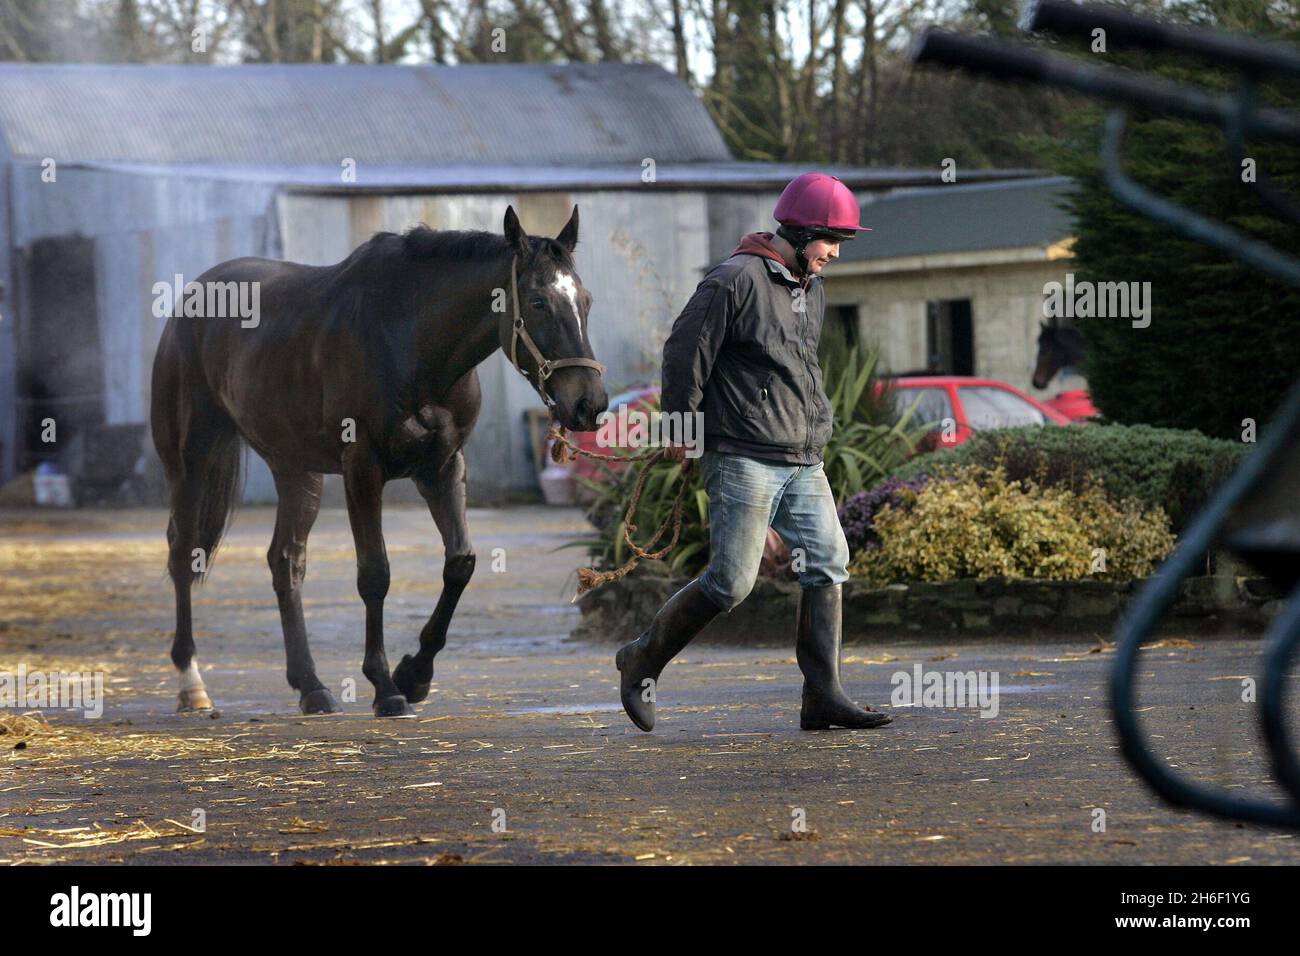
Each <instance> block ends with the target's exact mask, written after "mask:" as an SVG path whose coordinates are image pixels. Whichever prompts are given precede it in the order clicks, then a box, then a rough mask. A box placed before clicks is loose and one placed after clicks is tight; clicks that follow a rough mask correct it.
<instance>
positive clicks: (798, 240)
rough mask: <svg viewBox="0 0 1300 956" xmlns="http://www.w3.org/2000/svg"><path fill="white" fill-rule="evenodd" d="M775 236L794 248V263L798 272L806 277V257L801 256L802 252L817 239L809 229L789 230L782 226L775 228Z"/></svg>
mask: <svg viewBox="0 0 1300 956" xmlns="http://www.w3.org/2000/svg"><path fill="white" fill-rule="evenodd" d="M776 234H777V235H778V236H780V237H781V238H782V239H784V240H785V241H786V242H788V243H790V245H792V246H794V261H795V262H796V263H798V265H799V272H800V273H801V274H802V275H807V274H808V257H807V256H805V255H804V254H803V250H804V247H805V246H806V245H808V243H810V242H812V241H813V240H814V239H815V238H817V236H816V234H815V233H814V232H812V231H811V230H809V229H791V228H789V227H788V226H784V225H782V226H778V227H777V230H776Z"/></svg>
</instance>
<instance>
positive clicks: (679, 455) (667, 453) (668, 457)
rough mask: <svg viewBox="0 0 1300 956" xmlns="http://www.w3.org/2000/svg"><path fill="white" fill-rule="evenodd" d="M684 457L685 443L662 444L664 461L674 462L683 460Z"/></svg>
mask: <svg viewBox="0 0 1300 956" xmlns="http://www.w3.org/2000/svg"><path fill="white" fill-rule="evenodd" d="M685 458H686V446H685V445H665V446H664V461H676V462H680V461H682V460H684V459H685Z"/></svg>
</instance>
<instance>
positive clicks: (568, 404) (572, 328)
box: [501, 206, 609, 431]
mask: <svg viewBox="0 0 1300 956" xmlns="http://www.w3.org/2000/svg"><path fill="white" fill-rule="evenodd" d="M505 236H506V240H507V242H509V244H510V250H511V252H512V253H513V254H514V256H515V269H516V274H515V282H514V289H513V290H512V296H511V298H512V303H511V305H510V308H509V310H508V311H507V313H506V314H505V316H504V321H503V323H502V326H501V343H502V347H503V348H504V349H505V353H506V357H507V358H510V357H511V353H512V348H513V352H514V356H513V357H514V361H515V364H516V367H517V368H518V369H519V371H520V372H522V373H523V374H524V375H525V377H527V378H528V379H529V381H531V382H532V383H533V385H534V387H536V388H537V389H538V391H539V392H541V394H542V397H543V398H544V399H546V400H548V402H550V403H552V404H553V405H554V409H555V415H556V417H557V418H558V419H559V421H560V424H561V425H563V426H564V427H566V428H569V429H572V430H573V431H591V430H592V429H594V428H595V427H596V416H597V415H599V414H600V413H601V412H603V411H604V410H605V409H606V408H607V407H608V406H609V396H608V395H606V394H605V382H604V375H603V372H604V367H603V366H601V365H600V363H599V362H597V361H596V360H595V357H594V356H593V355H592V352H591V340H590V338H589V337H588V335H587V317H588V315H589V314H590V312H591V293H590V292H588V291H587V290H586V288H585V287H584V286H583V284H582V279H580V278H579V277H578V272H577V270H576V269H575V268H574V265H573V249H574V247H575V246H576V245H577V244H578V207H577V206H574V207H573V215H572V216H570V217H569V222H568V224H567V225H566V226H565V227H564V228H563V229H562V230H560V234H559V235H558V236H556V237H555V238H554V239H546V238H541V237H536V238H534V237H531V236H529V235H528V234H527V233H525V232H524V229H523V226H521V225H520V224H519V217H518V216H516V215H515V210H514V207H513V206H510V207H507V208H506V219H505ZM530 346H531V347H530Z"/></svg>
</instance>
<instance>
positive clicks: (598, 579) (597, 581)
mask: <svg viewBox="0 0 1300 956" xmlns="http://www.w3.org/2000/svg"><path fill="white" fill-rule="evenodd" d="M639 563H640V562H639V561H637V560H636V559H635V558H634V559H633V560H631V561H629V562H628V563H627V564H625V565H623V567H621V568H617V569H615V570H613V571H597V570H596V569H595V568H578V590H577V591H575V592H574V594H573V597H571V598H570V599H569V603H570V604H572V603H574V602H575V601H577V600H578V598H580V597H582V596H583V595H584V594H586V593H587V592H588V591H594V590H595V589H596V588H598V587H600V586H601V585H602V584H608V583H609V582H610V581H618V580H619V579H621V578H624V577H627V574H628V572H629V571H631V570H632V569H633V568H635V567H636V566H637V564H639Z"/></svg>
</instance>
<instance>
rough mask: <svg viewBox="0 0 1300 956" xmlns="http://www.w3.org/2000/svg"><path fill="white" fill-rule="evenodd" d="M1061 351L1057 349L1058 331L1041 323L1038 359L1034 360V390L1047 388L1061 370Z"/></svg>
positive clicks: (1032, 380)
mask: <svg viewBox="0 0 1300 956" xmlns="http://www.w3.org/2000/svg"><path fill="white" fill-rule="evenodd" d="M1061 365H1062V360H1061V355H1060V350H1059V349H1058V348H1057V347H1056V329H1055V327H1053V326H1050V325H1048V324H1047V323H1046V322H1041V323H1039V332H1038V357H1037V358H1036V359H1035V360H1034V376H1033V378H1032V379H1030V381H1031V382H1033V385H1034V388H1047V383H1048V382H1050V381H1051V380H1052V377H1053V376H1054V375H1056V373H1057V372H1059V371H1060V370H1061Z"/></svg>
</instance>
